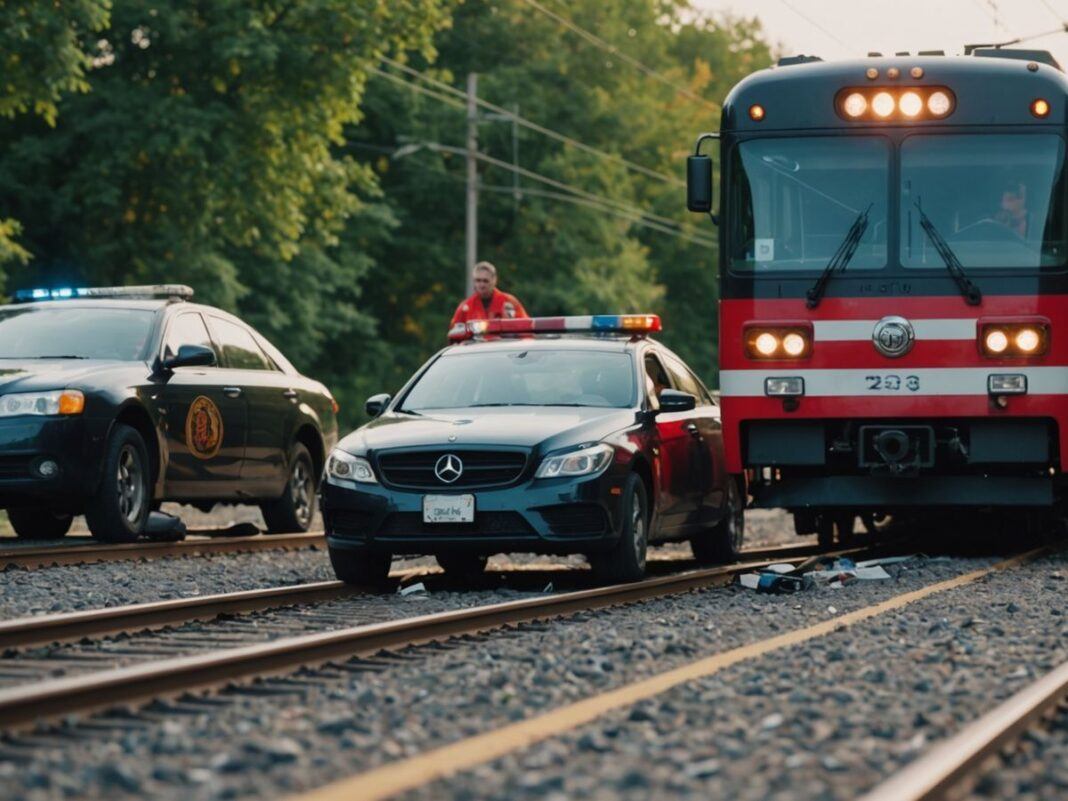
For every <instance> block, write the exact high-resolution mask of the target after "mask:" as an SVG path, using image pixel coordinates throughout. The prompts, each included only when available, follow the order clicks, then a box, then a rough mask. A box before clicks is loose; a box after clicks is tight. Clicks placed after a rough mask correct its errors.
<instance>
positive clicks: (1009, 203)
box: [1001, 179, 1027, 214]
mask: <svg viewBox="0 0 1068 801" xmlns="http://www.w3.org/2000/svg"><path fill="white" fill-rule="evenodd" d="M1026 207H1027V186H1026V185H1025V184H1024V183H1023V182H1022V181H1019V180H1016V179H1010V180H1007V181H1005V182H1004V183H1003V184H1002V187H1001V208H1002V210H1003V211H1006V212H1008V213H1010V214H1021V213H1023V212H1024V209H1025V208H1026Z"/></svg>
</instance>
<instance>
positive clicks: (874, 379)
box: [864, 375, 920, 392]
mask: <svg viewBox="0 0 1068 801" xmlns="http://www.w3.org/2000/svg"><path fill="white" fill-rule="evenodd" d="M864 380H865V381H866V382H867V383H868V386H867V390H868V392H901V391H908V392H917V391H919V389H920V377H919V376H918V375H905V376H901V375H866V376H864Z"/></svg>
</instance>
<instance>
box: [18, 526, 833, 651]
mask: <svg viewBox="0 0 1068 801" xmlns="http://www.w3.org/2000/svg"><path fill="white" fill-rule="evenodd" d="M852 552H853V551H837V552H836V553H852ZM818 553H819V549H818V547H815V546H776V547H772V548H762V549H753V550H751V551H747V552H746V553H745V556H744V561H745V562H746V563H753V562H756V563H762V564H766V563H770V562H776V561H782V560H784V559H801V558H805V557H808V556H813V555H815V554H818ZM689 561H690V560H686V559H680V558H673V557H672V558H660V559H652V560H651V567H652V568H653V569H661V570H663V569H668V570H670V569H672V568H673V567H674V565H675V564H686V563H687V562H689ZM508 570H514V571H516V572H526V571H530V570H537V571H539V572H553V571H560V572H563V571H568V570H569V568H566V567H558V566H554V565H546V564H541V563H539V564H534V565H516V566H509V567H508V568H505V569H504V570H503V571H500V572H506V571H508ZM439 572H440V571H438V570H436V569H435V568H409V569H405V570H396V571H394V572H393V573H392V574H391V575H392V577H393V578H394V579H397V580H400V581H404V580H408V579H412V578H416V577H420V576H426V575H431V574H435V573H439ZM574 572H579V571H577V570H575V571H574ZM359 593H360V590H359V589H357V588H355V587H351V586H348V585H346V584H343V583H342V582H340V581H319V582H314V583H309V584H297V585H291V586H287V587H268V588H264V589H258V590H246V591H242V592H231V593H222V594H215V595H199V596H194V597H190V598H177V599H172V600H167V601H153V602H150V603H140V604H130V605H126V606H113V607H107V608H104V609H90V610H85V611H80V612H63V613H58V614H49V615H34V616H32V617H25V618H17V619H14V620H7V621H0V651H5V650H6V651H11V650H14V649H20V648H32V647H36V646H43V645H51V644H54V643H62V642H76V641H78V640H82V639H86V638H90V637H103V636H108V635H114V634H122V633H134V632H139V631H146V630H150V629H158V628H163V627H165V626H177V625H182V624H185V623H193V622H197V621H207V620H214V619H216V618H218V617H221V616H223V615H236V614H247V613H250V612H263V611H267V610H269V609H277V608H280V607H285V606H294V605H300V604H310V603H318V602H323V601H334V600H339V599H342V598H346V597H349V596H352V595H355V594H359Z"/></svg>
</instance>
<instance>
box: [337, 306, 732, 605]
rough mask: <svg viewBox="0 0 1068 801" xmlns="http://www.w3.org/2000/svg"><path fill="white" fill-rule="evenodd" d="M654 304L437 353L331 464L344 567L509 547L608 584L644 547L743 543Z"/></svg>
mask: <svg viewBox="0 0 1068 801" xmlns="http://www.w3.org/2000/svg"><path fill="white" fill-rule="evenodd" d="M658 330H660V320H659V318H658V317H656V316H655V315H599V316H593V317H580V318H570V317H567V318H560V317H558V318H535V319H527V320H494V321H490V322H485V321H480V322H472V323H467V324H466V325H464V324H461V325H460V326H459V330H457V331H455V332H454V338H464V337H470V338H469V339H468V340H467V341H464V342H462V343H461V344H458V345H454V346H451V347H448V348H446V349H445V350H443V351H441V352H440V353H438V354H437V355H436V356H434V357H433V358H432V359H431V360H430V361H429V362H427V364H425V365H424V366H423V367H422V369H420V370H419V372H417V373H416V374H415V376H414V377H413V378H412V379H411V380H410V381H409V382H408V384H407V385H406V386H405V387H404V388H403V389H402V390H401V391H400V393H399V394H398V395H397V397H396V398H390V397H389V396H388V395H377V396H375V397H373V398H371V399H370V400H369V401H368V402H367V409H368V412H369V413H370V414H371V415H373V416H374V417H375V419H374V420H373V421H372V422H370V423H368V424H367V425H365V426H363V427H362V428H360V429H358V430H357V431H355V432H353V433H352V434H349V435H348V436H347V437H345V438H343V439H342V440H341V442H340V443H339V444H338V447H337V448H336V449H335V450H334V451H333V452H332V453H331V454H330V457H329V458H328V460H327V467H326V480H325V482H324V483H323V488H322V509H323V520H324V523H325V526H326V534H327V543H328V545H329V550H330V559H331V561H332V563H333V566H334V571H335V573H336V574H337V576H338V578H340V579H341V580H343V581H346V582H349V583H354V584H359V583H374V582H376V581H379V580H381V579H382V578H384V577H385V576H386V575H387V573H388V571H389V566H390V560H391V558H392V555H393V554H433V555H434V556H436V557H437V561H438V563H439V564H440V565H441V566H442V567H443V568H444V569H445V570H446V571H448V572H455V573H459V574H468V575H470V574H473V573H477V572H479V571H481V570H482V569H483V568H484V567H485V564H486V558H487V555H489V554H493V553H498V552H507V551H532V552H539V553H551V554H572V553H582V554H586V555H587V557H588V558H589V561H590V563H591V564H592V566H593V568H594V569H595V571H596V572H597V573H598V574H599V576H600V577H601V578H602V579H603V580H606V581H629V580H635V579H637V578H639V577H641V576H642V575H643V574H644V572H645V559H646V547H647V545H648V544H649V543H654V542H665V541H672V540H689V541H690V543H691V544H692V548H693V552H694V554H695V556H697V558H698V559H699V560H701V561H706V562H712V561H726V560H729V559H731V558H732V557H733V556H734V554H735V553H736V552H737V550H738V549H739V548H740V546H741V541H742V533H743V500H742V499H743V490H744V488H743V487H740V486H738V485H737V484H736V483H735V482H734V481H733V480H732V479H731V478H730V476H729V475H728V473H727V471H726V469H725V467H724V457H723V446H722V439H721V436H720V423H719V409H718V407H717V406H716V404H715V403H714V401H713V400H712V397H711V396H710V395H709V393H708V390H706V389H705V387H704V386H703V385H702V383H701V382H700V381H699V380H698V379H697V377H696V376H694V374H693V372H692V371H690V370H689V368H687V367H686V365H685V364H683V362H682V361H681V360H680V359H679V358H678V357H677V356H675V355H674V354H673V353H671V351H669V350H668V349H667V348H665V347H663V346H662V345H660V344H659V343H657V342H655V341H653V340H651V339H648V338H647V337H646V334H648V333H649V332H652V331H658Z"/></svg>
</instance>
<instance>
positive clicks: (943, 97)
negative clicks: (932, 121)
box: [927, 92, 953, 117]
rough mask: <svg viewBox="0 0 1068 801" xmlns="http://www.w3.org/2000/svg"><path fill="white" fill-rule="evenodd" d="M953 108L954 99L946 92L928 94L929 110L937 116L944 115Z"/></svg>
mask: <svg viewBox="0 0 1068 801" xmlns="http://www.w3.org/2000/svg"><path fill="white" fill-rule="evenodd" d="M952 108H953V101H952V100H950V99H949V95H948V94H946V93H945V92H931V94H929V95H928V96H927V110H928V111H929V112H931V114H933V115H934V116H935V117H944V116H946V115H947V114H949V112H950V110H951V109H952Z"/></svg>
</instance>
